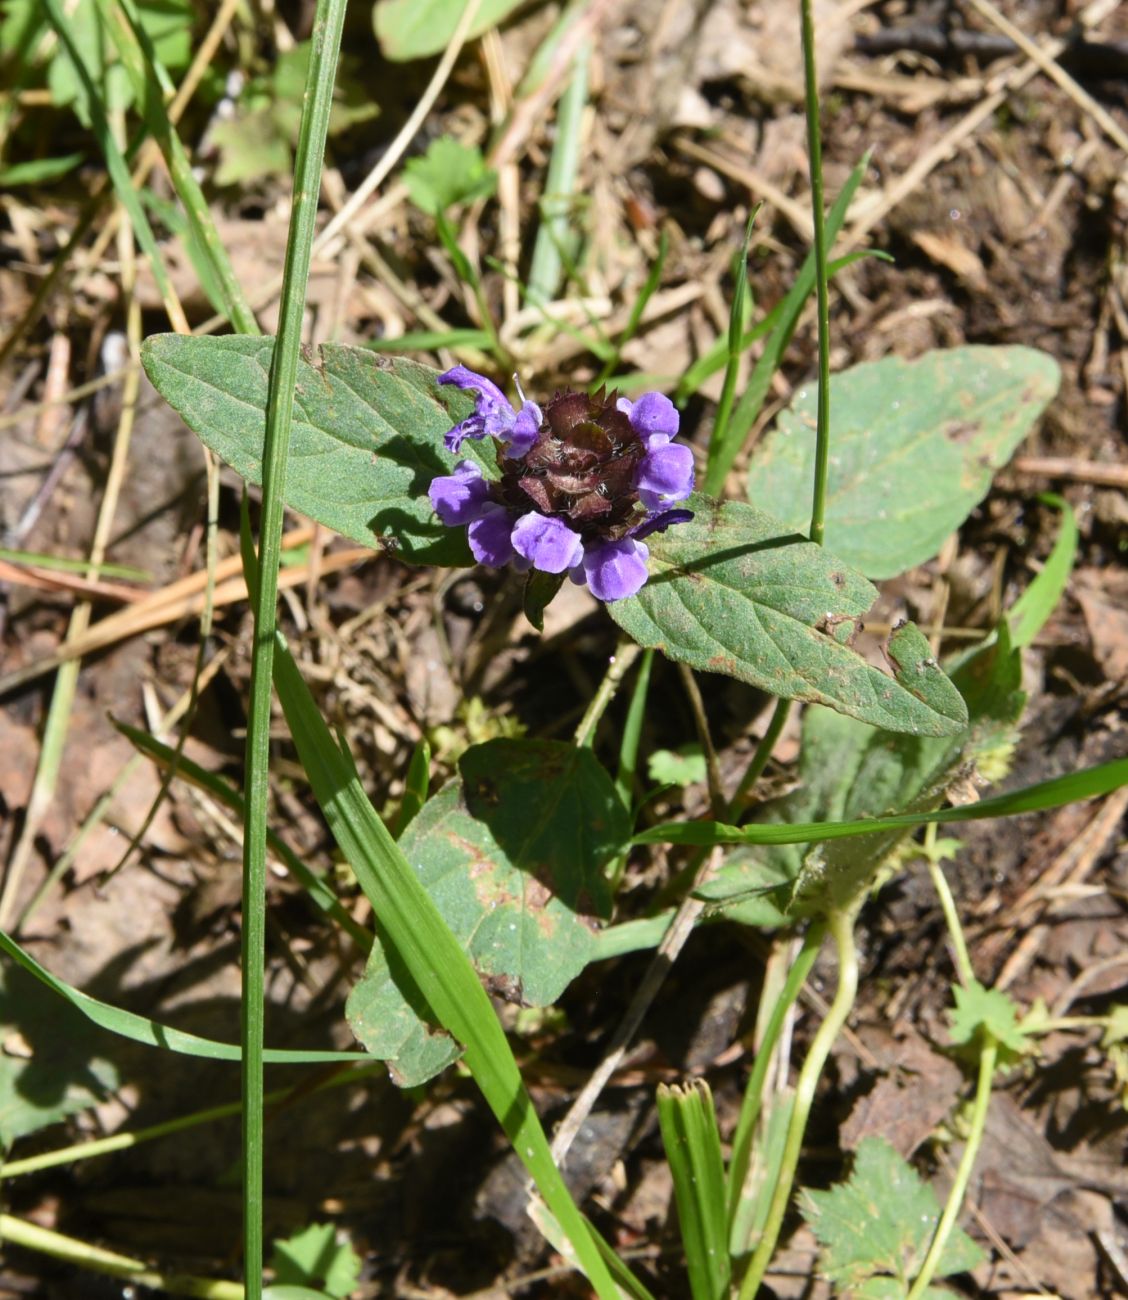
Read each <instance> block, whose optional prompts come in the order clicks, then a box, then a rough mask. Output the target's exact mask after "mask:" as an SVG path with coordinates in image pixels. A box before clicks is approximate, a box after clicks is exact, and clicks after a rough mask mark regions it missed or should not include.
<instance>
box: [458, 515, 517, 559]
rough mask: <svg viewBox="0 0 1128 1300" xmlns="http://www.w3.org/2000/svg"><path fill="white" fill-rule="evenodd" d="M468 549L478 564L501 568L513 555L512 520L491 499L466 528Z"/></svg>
mask: <svg viewBox="0 0 1128 1300" xmlns="http://www.w3.org/2000/svg"><path fill="white" fill-rule="evenodd" d="M466 539H467V541H469V543H470V550H471V553H472V554H473V556H474V559H476V560H477V561H478V563H479V564H485V565H488V566H489V567H490V568H491V569H502V568H504V567H505V566H506V565H507V564H508V563H509V561H510V560H512V559H513V557H514V550H513V520H512V519H510V517H509V511H508V510H506V508H505V507H504V506H499V505H495V504H494V503H493V502H492V501H491V502H490V503H489V505H487V506H486V507H485V509H484V510H483V511H482V513H481V514H480V515H479V516H478V518H477V519H475V520H474V522H473V523H472V524H471V525H470V527H469V528H467V530H466Z"/></svg>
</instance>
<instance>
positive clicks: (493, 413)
mask: <svg viewBox="0 0 1128 1300" xmlns="http://www.w3.org/2000/svg"><path fill="white" fill-rule="evenodd" d="M439 383H442V384H454V385H455V386H456V387H458V388H462V389H466V390H469V391H471V392H473V393H475V394H476V405H475V409H474V413H473V414H472V415H470V416H468V417H467V418H466V419H465V420H463V421H462V423H461V424H458V425H456V426H455V427H454V428H453V429H451V430H450V431H449V433H447V435H446V437H445V439H444V442H445V444H446V447H447V449H448V450H450V451H457V450H458V448H459V447H460V446H461V444H462V442H463V440H464V439H466V438H473V439H481V438H485V437H487V436H488V437H492V438H494V439H495V440H496V443H497V449H496V460H497V466H498V470H499V474H500V476H499V477H498V478H494V479H490V478H487V477H486V476H485V475H484V474H483V473H482V471H481V469H480V468H479V467H478V466H477V465H476V464H475V463H474V462H473V461H469V460H463V461H459V463H458V464H457V465H456V466H455V467H454V472H453V473H451V474H442V475H439V476H438V477H437V478H436V479H435V480H434V481H433V482H432V484H431V486H430V489H429V492H428V495H429V496H430V499H431V504H432V505H433V506H434V508H435V513H436V514H437V515H438V516H439V518H440V519H441V520H442V521H443V523H444V524H448V525H449V526H451V527H460V526H466V529H467V540H468V541H469V544H470V550H471V552H472V553H473V555H474V558H475V559H476V560H478V561H479V563H481V564H486V565H489V566H491V567H492V568H501V567H502V566H504V565H506V564H512V565H513V567H514V568H515V569H517V570H518V571H521V572H524V571H527V570H529V569H535V570H538V571H539V572H541V573H551V574H563V573H567V574H569V575H570V577H571V578H572V581H573V582H577V583H580V584H583V583H585V582H586V583H587V585H588V586H589V587H590V589H591V591H592V594H593V595H594V596H596V597H597V598H598V599H599V600H604V601H613V600H625V599H626V598H627V597H628V596H633V595H635V594H636V593H637V592H638V591H640V590H641V588H642V587H643V585H644V584H645V582H646V579H647V560H648V558H649V555H650V552H649V550H648V548H647V546H646V545H645V543H644V542H643V540H642V539H643V538H644V537H649V536H650V535H651V534H652V533H656V532H663V531H665V529H667V528H670V527H672V526H673V525H674V524H679V523H684V522H686V521H687V520H689V519H692V518H693V512H692V511H690V510H686V509H677V510H674V509H669V506H670V505H671V503H673V502H677V501H684V500H685V498H686V497H687V496H689V494H690V493H691V492H692V491H693V453H692V452H691V451H690V449H689V448H688V447H687V446H685V445H684V444H682V443H677V444H675V443H674V442H673V439H674V438H675V437H676V436H677V432H678V413H677V410H676V409H675V407H674V404H673V403H672V402H671V401H670V399H669V398H668V397H664V396H663V395H662V394H661V393H644V394H643V395H642V396H641V397H640V398H639V399H638V401H636V402H631V401H629V400H628V399H627V398H625V397H620V398H616V397H615V395H614V394H612V395H611V397H607V396H606V395H605V394H604V393H603V392H599V393H597V394H596V395H595V396H594V397H589V396H587V395H586V394H584V393H576V392H570V391H569V392H563V393H557V395H556V396H555V397H554V398H553V399H552V400H551V401H550V402H549V403H548V404H547V405H546V406H545V408H544V410H543V411H542V410H541V408H540V407H539V406H538V405H537V404H536V403H535V402H530V401H527V400H526V399H525V397H524V394H523V393H522V395H521V397H522V406H521V410H520V411H519V412H518V411H515V410H514V409H513V407H512V406H511V405H510V403H509V401H508V400H507V399H506V397H505V395H504V394H503V393H502V391H501V390H500V389H499V388H498V387H497V385H496V384H494V383H493V382H492V381H491V380H489V379H486V378H485V377H484V376H483V375H477V374H475V373H474V372H473V371H472V370H467V369H466V367H465V366H455V367H454V369H453V370H448V371H447V372H446V374H444V375H441V376H440V377H439Z"/></svg>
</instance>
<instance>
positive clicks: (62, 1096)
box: [0, 967, 118, 1150]
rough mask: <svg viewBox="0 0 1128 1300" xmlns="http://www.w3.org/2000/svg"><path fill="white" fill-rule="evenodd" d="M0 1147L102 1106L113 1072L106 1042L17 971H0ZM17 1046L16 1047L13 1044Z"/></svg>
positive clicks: (115, 1080)
mask: <svg viewBox="0 0 1128 1300" xmlns="http://www.w3.org/2000/svg"><path fill="white" fill-rule="evenodd" d="M0 1037H2V1038H3V1041H4V1043H5V1050H4V1051H3V1053H0V1149H4V1150H6V1149H7V1148H8V1147H10V1146H11V1144H12V1143H13V1142H14V1141H15V1140H16V1139H17V1138H21V1137H26V1136H27V1135H28V1134H29V1133H36V1132H38V1131H39V1129H41V1128H46V1127H47V1126H48V1125H49V1124H57V1123H58V1122H59V1120H62V1119H65V1118H66V1117H67V1116H68V1115H73V1114H75V1113H76V1112H78V1111H80V1110H86V1109H87V1108H88V1107H90V1106H93V1105H94V1104H95V1102H98V1101H101V1100H103V1099H104V1098H105V1097H106V1096H107V1095H108V1094H109V1093H110V1092H111V1091H112V1090H113V1089H114V1088H116V1087H117V1086H118V1071H117V1068H116V1066H114V1065H113V1064H112V1063H111V1062H110V1061H107V1060H106V1059H104V1057H103V1056H102V1055H101V1054H100V1053H101V1052H103V1051H104V1050H105V1048H106V1046H107V1044H108V1042H109V1041H110V1040H109V1039H108V1037H107V1035H106V1034H104V1033H101V1032H100V1031H99V1030H98V1029H96V1028H95V1027H94V1026H93V1025H91V1024H90V1022H89V1021H88V1020H86V1019H84V1018H83V1017H82V1015H80V1014H79V1012H77V1011H75V1010H74V1008H73V1007H70V1006H68V1005H67V1004H66V1003H65V1002H64V1001H62V1000H61V999H60V998H57V997H55V996H54V994H53V993H51V992H50V991H49V990H48V989H45V988H44V987H43V986H42V985H41V984H39V983H37V982H36V981H35V980H33V979H32V978H30V976H28V975H26V974H25V973H24V972H23V971H22V970H18V969H12V968H10V967H9V968H6V969H0ZM17 1044H19V1046H17Z"/></svg>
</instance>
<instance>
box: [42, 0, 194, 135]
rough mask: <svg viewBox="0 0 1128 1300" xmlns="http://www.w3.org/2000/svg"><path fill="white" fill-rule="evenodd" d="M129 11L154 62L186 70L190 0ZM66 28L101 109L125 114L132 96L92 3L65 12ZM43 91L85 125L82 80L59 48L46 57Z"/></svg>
mask: <svg viewBox="0 0 1128 1300" xmlns="http://www.w3.org/2000/svg"><path fill="white" fill-rule="evenodd" d="M133 8H134V11H135V12H136V14H137V17H138V20H139V22H140V24H141V26H142V27H143V28H144V29H145V31H146V32H147V33H148V36H149V39H150V40H151V41H152V43H153V46H154V49H155V52H156V55H157V58H158V59H159V60H160V62H161V63H162V64H163V65H164V66H165V67H166V68H169V69H173V70H175V69H179V68H184V67H187V65H188V60H189V59H190V58H191V55H192V24H193V21H194V18H195V11H194V9H193V6H192V4H191V0H134V6H133ZM67 25H68V27H69V29H70V31H71V33H72V35H73V36H74V39H75V41H76V42H77V44H78V46H79V48H80V49H81V50H82V52H83V55H84V57H85V58H86V60H87V68H88V70H89V72H90V74H91V78H92V80H93V81H94V84H95V86H96V87H97V88H98V89H99V91H100V92H101V94H102V96H103V100H104V103H105V106H106V107H107V108H113V109H126V108H128V107H129V106H130V105H131V104H132V103H133V102H134V98H135V96H134V92H133V88H132V86H131V85H130V84H129V79H128V78H127V77H126V76H125V73H124V69H123V68H122V67H121V66H120V64H117V63H115V62H111V59H110V53H109V52H110V48H111V46H110V36H109V33H108V32H105V31H104V30H103V28H102V22H101V16H100V14H99V12H98V6H97V3H96V0H77V3H76V4H73V5H69V6H68V7H67ZM47 86H48V89H49V90H50V91H51V96H52V103H53V104H55V106H56V107H62V106H64V105H67V104H71V105H73V106H74V111H75V113H76V114H77V115H78V117H79V119H80V120H81V121H82V122H83V123H84V124H85V125H89V124H90V121H91V115H90V98H89V94H88V92H87V89H86V86H85V84H84V83H83V80H82V77H81V76H80V75H79V73H78V71H77V69H76V68H75V65H74V62H73V60H72V59H71V56H70V54H69V53H68V51H67V50H66V48H65V47H62V46H60V47H59V48H57V49H56V50H55V52H54V54H53V55H52V58H51V62H50V64H49V66H48V69H47Z"/></svg>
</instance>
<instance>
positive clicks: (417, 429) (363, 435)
mask: <svg viewBox="0 0 1128 1300" xmlns="http://www.w3.org/2000/svg"><path fill="white" fill-rule="evenodd" d="M273 350H274V340H273V339H269V338H250V337H246V336H239V335H236V336H232V337H228V338H219V339H213V338H186V337H182V336H180V335H176V334H158V335H155V336H154V337H152V338H150V339H147V340H146V341H145V343H144V344H143V345H142V349H141V360H142V363H143V365H144V367H145V371H146V373H147V374H148V376H149V378H150V379H151V380H152V382H153V385H154V387H155V388H156V389H157V391H158V392H159V393H160V394H161V396H162V397H164V399H165V400H166V401H167V402H168V403H169V405H170V406H172V407H173V408H174V409H175V410H176V411H177V412H178V413H179V414H180V416H181V417H182V418H183V420H184V422H185V423H186V424H187V425H188V427H189V428H190V429H192V430H193V432H194V433H196V435H197V436H198V437H199V438H200V440H201V441H202V442H203V443H204V444H205V445H206V446H208V447H210V448H211V449H212V451H214V452H215V453H216V455H218V456H219V457H220V458H221V459H223V460H225V461H226V462H227V463H228V464H229V465H230V466H231V467H232V468H233V469H234V470H235V471H236V472H237V473H238V474H241V475H242V476H243V478H245V479H247V480H248V482H251V483H261V482H262V445H263V437H264V431H265V424H266V417H265V410H266V384H267V376H268V374H269V371H270V359H271V356H272V355H273ZM315 358H316V364H312V365H311V364H310V363H309V362H308V361H302V362H300V363H299V366H298V382H297V386H296V389H295V392H294V427H293V433H292V436H291V446H290V463H289V466H288V468H287V479H286V503H287V505H289V506H291V507H292V508H293V509H295V510H298V511H300V512H301V513H302V514H305V515H308V516H309V517H310V518H311V519H316V520H318V521H319V522H320V523H323V524H325V525H326V526H327V527H329V528H334V529H336V531H337V532H339V533H341V534H343V535H344V536H346V537H351V538H353V539H354V540H356V541H358V542H361V543H362V544H364V545H367V546H372V547H374V548H376V549H389V550H392V551H393V552H394V553H395V554H397V555H398V556H399V557H400V558H401V559H404V560H408V561H412V562H414V563H422V564H451V565H456V564H470V563H472V559H471V556H470V552H469V548H468V547H467V545H466V538H465V532H464V530H463V529H461V528H446V527H444V526H443V525H442V524H441V523H439V521H438V519H437V518H436V517H435V514H434V511H433V510H432V509H431V503H430V501H429V500H428V498H427V488H428V487H429V486H430V483H431V480H432V479H433V478H434V476H435V475H436V474H445V473H449V471H450V458H449V457H446V458H445V459H444V457H443V453H442V438H443V434H444V433H446V431H447V430H448V429H450V428H451V426H452V425H453V424H455V423H457V422H458V420H460V419H461V418H462V417H463V416H464V415H465V414H467V413H468V412H469V410H470V407H471V403H470V401H469V399H468V398H466V397H465V396H464V395H463V394H461V393H457V392H454V393H452V392H451V391H450V390H449V389H440V388H438V387H437V386H436V384H435V371H434V370H432V369H431V368H430V367H429V366H421V365H419V364H417V363H416V362H414V361H408V360H407V359H406V358H402V357H394V358H391V357H381V356H377V355H376V354H375V353H373V352H371V351H369V350H368V349H366V348H352V347H343V346H337V345H330V344H326V345H325V346H324V347H322V348H320V349H318V351H317V353H316V354H315ZM464 450H465V453H466V454H468V455H471V456H473V455H474V454H475V449H474V446H473V445H472V444H468V445H467V446H466V448H465V449H464ZM483 468H485V469H486V471H487V472H488V473H495V474H496V469H494V468H492V467H490V466H488V464H486V462H485V461H483Z"/></svg>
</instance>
